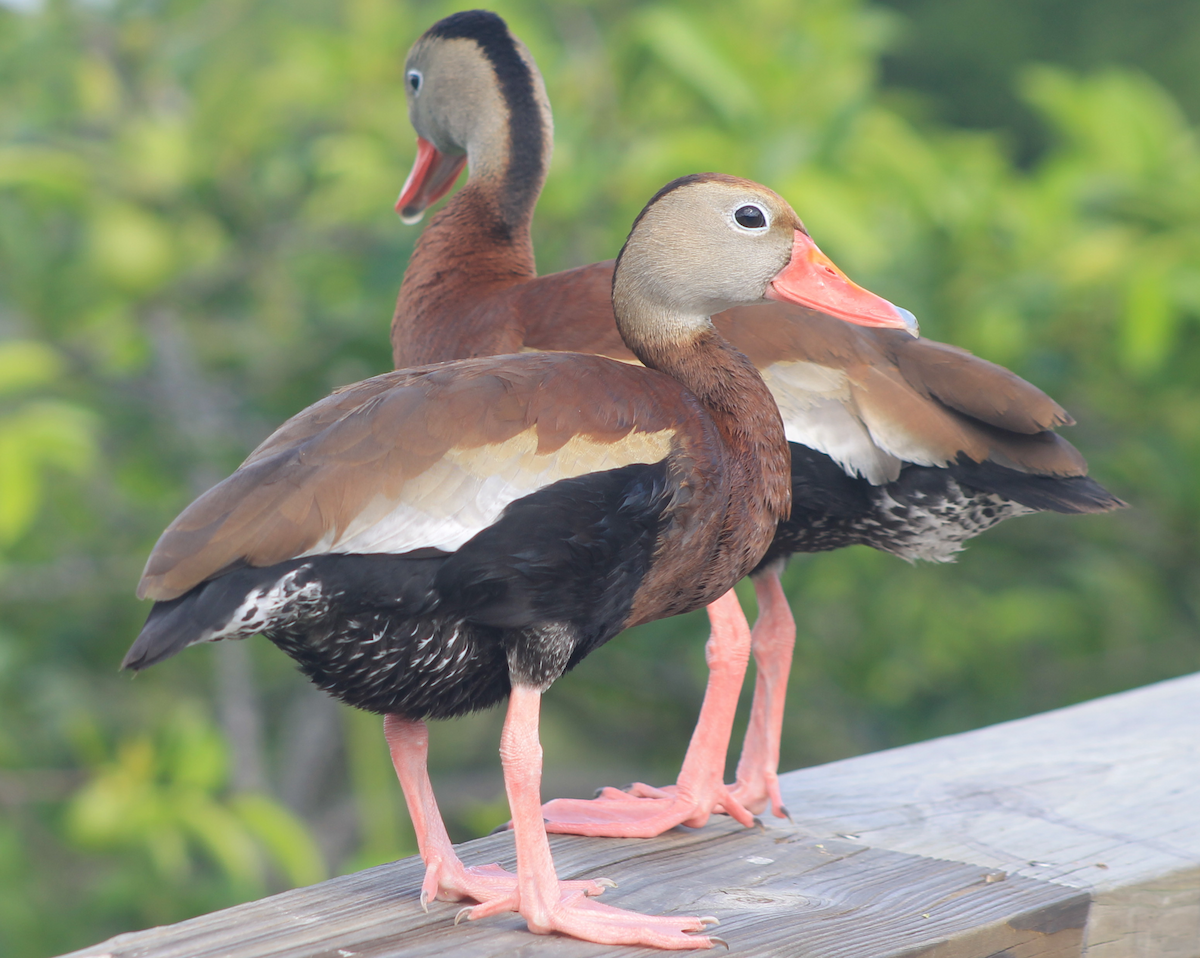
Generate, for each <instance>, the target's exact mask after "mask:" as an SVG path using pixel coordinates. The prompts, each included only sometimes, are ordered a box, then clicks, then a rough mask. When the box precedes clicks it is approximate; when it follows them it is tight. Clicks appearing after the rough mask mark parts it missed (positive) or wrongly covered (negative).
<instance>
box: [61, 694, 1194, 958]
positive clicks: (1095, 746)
mask: <svg viewBox="0 0 1200 958" xmlns="http://www.w3.org/2000/svg"><path fill="white" fill-rule="evenodd" d="M783 781H784V786H783V788H784V799H785V801H786V803H787V806H788V808H789V809H790V810H791V812H792V815H793V817H794V819H795V822H794V824H788V823H786V822H784V823H782V824H781V823H778V822H775V821H770V822H768V823H767V824H766V826H765V827H764V828H762V829H751V830H746V829H743V828H740V827H738V826H736V825H733V824H732V823H730V822H729V821H728V820H725V819H721V820H718V821H716V822H714V823H712V824H709V825H708V826H706V827H705V828H703V829H699V830H695V831H691V830H686V829H677V830H675V831H674V832H672V833H670V834H668V835H666V836H663V837H661V838H657V839H651V840H644V841H643V840H608V839H584V838H573V837H567V836H559V837H554V836H552V839H551V841H552V844H553V847H554V857H555V861H556V862H557V865H558V869H559V874H560V877H583V876H596V875H603V876H607V877H610V878H613V879H615V880H616V881H617V882H618V883H619V888H617V889H615V890H610V891H608V892H607V893H606V894H605V899H606V900H609V901H612V902H613V903H614V904H619V905H623V906H625V907H628V908H632V909H636V910H638V911H643V912H654V913H671V912H674V913H680V914H693V915H695V914H712V915H716V916H717V917H719V918H720V920H721V928H720V932H719V933H720V934H721V935H722V937H724V938H725V939H727V940H728V942H729V944H730V947H731V953H732V954H734V955H747V956H749V955H762V956H804V958H835V956H836V958H884V956H895V958H900V956H907V958H916V956H921V958H1001V956H1002V958H1033V956H1055V958H1060V956H1061V958H1068V956H1077V955H1085V954H1086V955H1087V956H1088V958H1126V956H1130V958H1133V956H1136V958H1200V675H1193V676H1188V677H1185V678H1181V679H1174V680H1172V681H1169V682H1163V683H1160V684H1158V685H1153V686H1150V687H1148V688H1144V689H1137V690H1135V691H1132V692H1126V693H1123V694H1121V695H1113V696H1110V697H1108V698H1104V699H1098V700H1096V701H1094V702H1087V703H1084V704H1082V705H1076V706H1073V707H1071V708H1066V709H1061V710H1059V711H1056V712H1050V713H1047V714H1045V715H1038V716H1033V717H1031V718H1026V719H1021V720H1019V721H1015V722H1006V723H1004V724H1002V725H996V726H992V727H990V728H985V729H979V730H977V731H974V732H966V733H964V734H961V735H952V736H948V737H946V738H942V739H936V740H934V741H930V742H922V743H920V744H917V745H910V746H907V747H905V748H898V749H893V750H891V751H887V752H879V753H876V754H873V755H864V756H860V757H858V758H853V759H847V760H845V761H841V762H834V763H832V764H829V765H822V766H819V767H816V768H807V769H802V770H800V771H797V772H792V773H790V774H788V775H786V776H784V780H783ZM461 853H462V857H463V859H464V860H465V861H466V862H467V863H468V864H476V863H486V862H491V861H499V862H501V863H502V864H505V865H507V866H508V867H512V841H511V838H510V837H509V836H507V835H496V836H492V837H489V838H483V839H480V840H478V841H474V842H469V843H467V844H465V845H463V846H461ZM422 873H423V868H422V866H421V863H420V862H419V861H418V860H416V859H406V860H404V861H400V862H395V863H393V864H390V865H381V866H379V867H377V868H371V869H368V870H366V871H363V872H359V873H358V874H355V875H349V876H345V877H342V878H335V879H333V880H332V881H327V882H323V883H321V884H319V885H313V886H312V887H309V888H299V889H295V890H293V891H289V892H285V893H284V894H281V895H275V896H273V897H270V898H266V899H263V900H262V901H256V902H251V903H249V904H245V905H239V906H238V907H236V908H230V909H226V910H225V911H220V912H216V913H214V914H211V915H204V916H202V917H199V918H194V919H192V920H190V921H185V922H181V923H179V924H177V925H171V926H168V927H164V928H152V929H149V930H146V931H139V932H132V933H129V934H125V935H119V936H117V937H116V938H113V939H110V940H109V941H106V942H104V943H102V944H99V945H96V946H95V947H93V948H87V949H85V950H83V951H79V952H74V953H73V955H72V956H71V958H85V956H87V958H101V956H111V958H218V956H219V958H256V956H266V955H272V956H287V958H359V956H362V958H383V956H405V958H407V956H414V958H415V956H438V958H444V956H455V958H457V956H464V958H475V956H509V955H522V956H527V955H554V956H570V958H575V956H580V958H582V956H594V955H623V956H631V955H635V954H637V955H648V954H658V953H657V952H652V951H643V950H639V949H630V948H612V947H604V946H598V945H592V944H586V943H583V942H578V941H573V940H570V939H565V938H557V937H552V938H539V937H536V936H534V935H532V934H530V933H529V932H528V931H527V930H526V929H525V927H524V923H523V922H522V921H521V920H520V919H519V918H516V917H515V916H509V917H503V918H492V919H485V920H483V921H479V922H464V923H462V924H460V925H457V926H456V925H454V924H453V919H454V915H455V913H456V912H457V911H458V906H457V905H455V904H451V903H442V902H435V903H433V904H432V905H431V906H430V909H429V913H428V914H424V913H423V912H422V911H421V909H420V907H419V905H418V902H417V889H418V887H419V886H420V882H421V876H422Z"/></svg>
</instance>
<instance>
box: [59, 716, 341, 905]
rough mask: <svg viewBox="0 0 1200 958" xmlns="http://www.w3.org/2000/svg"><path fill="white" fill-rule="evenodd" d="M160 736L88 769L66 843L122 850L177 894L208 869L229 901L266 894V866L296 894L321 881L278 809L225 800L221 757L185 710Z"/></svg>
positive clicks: (310, 850) (312, 849)
mask: <svg viewBox="0 0 1200 958" xmlns="http://www.w3.org/2000/svg"><path fill="white" fill-rule="evenodd" d="M157 731H158V735H157V740H156V739H155V738H152V737H151V734H150V733H148V732H147V733H141V734H137V735H135V736H134V737H131V738H129V739H126V740H124V741H122V742H121V743H120V744H119V745H118V746H117V748H116V750H115V754H114V755H111V756H105V757H104V758H103V760H102V761H100V762H99V763H96V764H95V765H94V766H93V767H92V768H91V770H90V774H89V779H88V782H87V784H86V785H85V786H84V787H83V788H81V789H79V790H78V791H77V792H76V793H75V794H74V795H73V796H72V798H71V801H70V803H69V804H68V806H67V809H66V813H67V818H66V824H67V831H68V834H69V835H70V837H71V838H72V839H74V840H75V841H76V842H78V843H79V845H81V846H82V847H84V848H89V849H95V850H113V849H128V850H130V851H132V852H133V853H134V855H135V856H136V857H138V858H141V859H143V860H144V862H145V863H146V864H145V873H146V875H147V877H149V878H150V879H152V880H157V881H159V882H164V883H166V884H167V885H171V886H176V887H179V886H182V885H184V884H185V882H186V879H187V878H188V876H189V872H191V871H192V869H193V868H194V867H196V866H197V865H198V864H200V862H203V861H207V863H208V864H209V865H211V866H212V867H215V868H216V869H217V870H218V871H219V872H220V873H221V874H222V875H223V877H224V878H225V880H226V881H227V882H228V883H229V885H230V887H231V889H232V891H233V899H234V900H239V899H242V898H246V897H251V896H255V895H260V894H262V893H263V891H264V889H265V888H266V881H265V878H266V869H267V867H268V866H274V867H275V868H277V869H279V871H280V872H281V873H282V876H283V878H284V880H285V881H286V882H287V883H288V884H292V885H305V884H312V883H313V882H317V881H320V880H321V879H323V878H324V877H325V865H324V862H323V861H322V860H321V855H320V852H319V851H318V850H317V848H316V845H315V844H314V843H313V840H312V838H311V837H310V836H309V833H308V831H307V829H306V828H305V827H304V826H303V825H302V824H301V823H300V822H298V821H297V820H296V818H295V817H294V816H293V815H292V814H291V813H289V812H288V811H287V810H286V809H285V808H283V807H281V806H280V805H279V803H278V802H276V801H273V800H272V799H270V798H268V797H267V796H265V795H256V794H241V795H236V796H233V797H231V798H228V799H226V798H224V797H223V796H222V792H223V791H224V789H225V786H226V783H227V777H228V776H227V757H226V746H225V743H224V741H223V740H222V738H221V737H220V735H219V733H218V732H217V731H216V729H214V728H212V727H211V726H210V725H207V724H205V723H204V722H202V721H201V720H199V719H198V718H196V716H194V715H190V714H188V713H187V712H182V711H181V712H178V713H176V714H175V715H172V716H171V717H170V719H169V721H168V724H166V725H160V726H159V729H158V730H157ZM192 847H194V848H196V849H197V850H198V851H199V852H200V855H201V859H200V860H197V859H195V858H194V857H193V855H192V854H191V849H192ZM148 917H149V916H148Z"/></svg>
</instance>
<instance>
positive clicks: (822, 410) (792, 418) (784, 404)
mask: <svg viewBox="0 0 1200 958" xmlns="http://www.w3.org/2000/svg"><path fill="white" fill-rule="evenodd" d="M760 372H761V373H762V378H763V382H765V383H766V384H767V388H768V389H770V390H771V395H772V396H774V397H775V403H776V404H777V405H778V406H779V414H780V415H781V416H782V417H783V427H784V433H785V434H786V435H787V438H788V441H789V442H797V443H800V444H801V445H804V446H808V447H809V448H810V449H816V450H817V451H818V452H823V453H825V455H827V456H829V458H831V459H832V460H833V461H834V462H836V463H837V464H838V465H839V466H841V467H842V468H843V469H844V470H846V473H847V474H849V475H860V476H862V477H863V478H865V479H866V480H867V481H868V482H870V483H871V484H872V485H876V486H879V485H883V484H884V483H887V482H891V481H892V480H893V479H895V478H896V477H897V476H898V475H900V466H901V464H902V463H901V460H900V459H899V458H897V457H896V456H895V455H893V454H892V453H891V452H889V451H888V450H886V449H883V448H881V447H880V445H879V444H878V443H877V441H876V438H875V436H874V433H873V431H872V430H871V429H870V428H869V427H868V425H867V424H866V423H865V422H864V421H863V418H862V413H861V412H860V410H859V408H858V404H857V403H856V402H855V401H854V395H853V393H852V391H851V383H850V379H849V377H848V376H847V375H846V373H845V371H844V370H841V369H831V368H830V367H828V366H821V365H819V364H817V363H806V362H788V363H775V364H773V365H771V366H768V367H766V368H765V369H762V370H760Z"/></svg>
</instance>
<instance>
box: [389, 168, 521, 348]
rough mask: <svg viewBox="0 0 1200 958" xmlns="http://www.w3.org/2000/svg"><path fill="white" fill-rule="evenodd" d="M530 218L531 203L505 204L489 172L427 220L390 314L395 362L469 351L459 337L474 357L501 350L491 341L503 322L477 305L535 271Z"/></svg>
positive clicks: (499, 332) (475, 178)
mask: <svg viewBox="0 0 1200 958" xmlns="http://www.w3.org/2000/svg"><path fill="white" fill-rule="evenodd" d="M532 199H533V200H536V194H534V196H533V197H532ZM506 214H507V215H506ZM513 214H519V215H517V216H515V217H514V215H513ZM532 218H533V203H532V202H530V203H529V204H528V208H527V209H525V210H523V211H517V210H513V209H512V208H511V205H510V206H509V208H508V209H507V210H505V209H504V208H503V207H502V205H501V204H500V203H499V202H498V196H497V190H496V187H495V186H494V184H493V183H492V182H491V181H490V178H489V179H488V180H484V179H482V178H478V177H472V178H471V179H470V180H468V182H467V184H466V186H464V187H463V188H462V189H461V190H459V191H458V193H456V194H455V195H454V197H453V198H452V199H451V200H450V202H449V203H448V204H447V205H446V208H445V209H443V210H442V211H441V212H440V213H438V214H437V215H436V216H435V217H434V218H433V219H432V221H431V222H430V223H429V226H428V227H426V229H425V231H424V232H423V233H422V234H421V236H420V238H419V239H418V240H417V244H416V247H415V248H414V249H413V254H412V258H411V259H410V260H409V263H408V269H407V270H406V271H405V273H404V280H403V282H402V283H401V284H400V295H399V297H398V298H397V300H396V312H395V314H394V315H393V317H392V358H393V361H394V362H395V364H396V367H397V368H402V367H406V366H418V365H423V364H425V363H432V362H442V361H444V360H447V359H460V358H467V356H466V355H464V353H463V352H462V344H463V343H470V344H471V350H470V352H471V355H474V356H486V355H491V354H493V353H495V352H497V351H498V352H505V351H507V350H505V349H503V348H500V349H493V348H492V347H493V345H497V344H496V343H493V340H495V339H496V337H497V336H498V335H499V334H502V333H503V332H504V330H503V329H502V328H501V327H502V325H503V324H502V323H501V322H499V320H498V319H497V318H491V319H490V321H489V316H488V315H486V313H487V310H486V308H482V309H481V307H483V306H486V300H487V297H488V296H489V295H491V294H495V293H497V292H499V291H500V290H504V289H507V288H509V287H511V286H515V285H517V284H518V283H523V282H526V281H528V280H531V279H533V278H534V277H536V276H537V267H536V265H535V263H534V258H533V241H532V239H531V237H530V232H529V227H530V221H531V220H532ZM476 325H478V327H479V328H474V327H475V326H476Z"/></svg>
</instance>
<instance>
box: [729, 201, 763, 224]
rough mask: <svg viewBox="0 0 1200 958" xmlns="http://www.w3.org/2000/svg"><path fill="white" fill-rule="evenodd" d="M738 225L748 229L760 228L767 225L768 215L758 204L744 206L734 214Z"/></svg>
mask: <svg viewBox="0 0 1200 958" xmlns="http://www.w3.org/2000/svg"><path fill="white" fill-rule="evenodd" d="M733 218H734V220H735V221H736V222H737V225H738V226H744V227H746V229H748V230H760V229H762V228H763V227H764V226H766V225H767V217H766V215H765V214H764V213H763V211H762V210H760V209H759V208H758V207H757V206H742V207H740V208H739V209H738V211H737V212H736V213H734V214H733Z"/></svg>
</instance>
